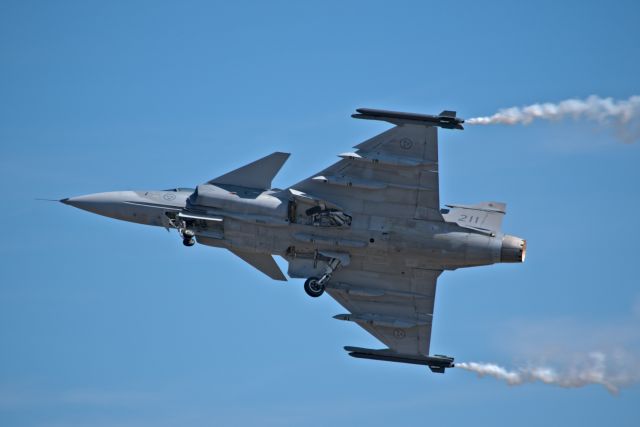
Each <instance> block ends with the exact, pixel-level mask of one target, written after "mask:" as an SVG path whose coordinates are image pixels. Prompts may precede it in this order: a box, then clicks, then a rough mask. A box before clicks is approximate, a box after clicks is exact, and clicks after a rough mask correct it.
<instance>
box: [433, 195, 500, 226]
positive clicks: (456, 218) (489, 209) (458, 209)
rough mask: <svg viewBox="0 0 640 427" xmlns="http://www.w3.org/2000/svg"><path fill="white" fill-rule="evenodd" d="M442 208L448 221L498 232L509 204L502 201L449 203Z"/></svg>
mask: <svg viewBox="0 0 640 427" xmlns="http://www.w3.org/2000/svg"><path fill="white" fill-rule="evenodd" d="M447 207H448V208H449V209H443V210H442V217H443V218H444V220H445V221H446V222H455V223H456V224H458V225H459V226H460V227H466V228H474V229H479V230H485V231H492V232H498V231H501V229H502V220H503V218H504V215H505V213H507V205H506V204H504V203H500V202H482V203H478V204H475V205H447Z"/></svg>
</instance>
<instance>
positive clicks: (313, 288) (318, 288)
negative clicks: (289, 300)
mask: <svg viewBox="0 0 640 427" xmlns="http://www.w3.org/2000/svg"><path fill="white" fill-rule="evenodd" d="M304 291H305V292H306V293H307V295H309V296H310V297H313V298H318V297H319V296H320V295H322V294H323V293H324V285H321V284H320V279H318V278H317V277H309V278H308V279H307V280H306V281H305V282H304Z"/></svg>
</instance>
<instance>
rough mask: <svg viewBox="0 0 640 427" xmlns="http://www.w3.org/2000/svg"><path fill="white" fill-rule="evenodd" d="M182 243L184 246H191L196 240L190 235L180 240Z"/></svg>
mask: <svg viewBox="0 0 640 427" xmlns="http://www.w3.org/2000/svg"><path fill="white" fill-rule="evenodd" d="M182 244H183V245H185V246H193V245H195V244H196V241H195V240H193V238H192V237H191V238H188V239H184V240H183V241H182Z"/></svg>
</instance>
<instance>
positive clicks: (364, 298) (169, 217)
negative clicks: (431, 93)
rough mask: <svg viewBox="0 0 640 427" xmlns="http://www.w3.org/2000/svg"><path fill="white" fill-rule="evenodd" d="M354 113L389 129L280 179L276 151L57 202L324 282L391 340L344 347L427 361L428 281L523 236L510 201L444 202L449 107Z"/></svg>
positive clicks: (493, 254)
mask: <svg viewBox="0 0 640 427" xmlns="http://www.w3.org/2000/svg"><path fill="white" fill-rule="evenodd" d="M356 111H357V114H353V115H352V117H355V118H358V119H368V120H382V121H385V122H388V123H391V124H392V125H394V126H393V127H392V128H391V129H389V130H387V131H386V132H383V133H381V134H379V135H377V136H374V137H373V138H371V139H369V140H367V141H365V142H363V143H361V144H359V145H357V146H356V147H355V148H356V150H355V151H352V152H346V153H343V154H340V155H339V157H340V158H341V160H339V161H337V162H336V163H334V164H333V165H331V166H329V167H328V168H326V169H324V170H323V171H321V172H318V173H316V174H313V175H312V176H310V177H309V178H307V179H304V180H302V181H300V182H298V183H297V184H294V185H292V186H291V187H289V188H286V189H278V188H272V185H271V182H272V180H273V178H274V176H275V175H276V174H277V173H278V171H279V170H280V168H281V167H282V165H283V164H284V163H285V161H286V160H287V158H288V157H289V154H287V153H280V152H276V153H273V154H270V155H268V156H266V157H263V158H261V159H259V160H256V161H255V162H253V163H250V164H248V165H246V166H243V167H241V168H239V169H236V170H234V171H231V172H229V173H227V174H224V175H222V176H219V177H217V178H214V179H212V180H210V181H208V182H205V183H204V184H200V185H198V186H197V187H196V188H195V189H193V188H175V189H170V190H163V191H156V190H148V191H146V190H143V191H116V192H108V193H96V194H89V195H85V196H79V197H72V198H67V199H62V200H60V201H61V202H62V203H64V204H66V205H70V206H74V207H76V208H80V209H84V210H86V211H89V212H93V213H97V214H99V215H104V216H108V217H111V218H116V219H120V220H124V221H131V222H136V223H140V224H147V225H154V226H160V227H166V228H168V229H176V230H177V231H178V233H179V235H180V237H181V239H182V243H183V244H184V245H185V246H193V245H194V244H195V243H196V242H197V243H199V244H202V245H206V246H213V247H216V248H224V249H227V250H229V251H231V252H232V253H234V254H236V255H237V256H238V257H240V258H241V259H243V260H244V261H246V262H247V263H249V264H251V265H252V266H253V267H255V268H256V269H258V270H259V271H261V272H262V273H264V274H266V275H267V276H269V277H270V278H272V279H274V280H287V279H286V276H285V275H284V274H283V272H282V271H281V270H280V268H279V267H278V265H277V264H276V263H275V261H274V259H273V255H279V256H281V257H282V258H284V259H285V260H286V261H287V262H288V271H287V273H288V276H289V277H291V278H303V279H306V280H305V282H304V290H305V292H306V293H307V294H308V295H309V296H310V297H314V298H317V297H319V296H321V295H323V294H324V293H325V292H326V293H328V294H329V295H330V296H331V297H333V298H334V299H335V300H336V301H337V302H338V303H340V305H342V306H343V307H344V308H345V309H346V310H347V311H348V312H347V313H344V314H338V315H336V316H334V318H335V319H338V320H344V321H349V322H355V323H357V324H358V325H359V326H361V327H362V328H364V329H365V330H366V331H367V332H369V333H370V334H372V335H373V336H374V337H376V338H377V339H378V340H380V341H381V342H382V343H384V344H385V345H386V346H387V348H383V349H367V348H360V347H352V346H347V347H344V348H345V350H346V351H347V352H348V353H349V354H350V355H351V356H353V357H357V358H366V359H375V360H385V361H392V362H404V363H412V364H419V365H426V366H428V367H429V368H430V369H431V370H432V371H433V372H439V373H443V372H444V371H445V369H446V368H450V367H453V366H455V365H454V359H453V358H452V357H448V356H440V355H434V356H430V355H429V354H430V353H429V347H430V340H431V326H432V323H433V313H434V302H435V296H436V281H437V279H438V276H440V274H441V273H442V272H443V271H445V270H455V269H458V268H463V267H475V266H481V265H489V264H494V263H519V262H523V261H524V259H525V253H526V242H525V240H523V239H521V238H518V237H514V236H510V235H507V234H505V233H503V232H502V230H501V224H502V219H503V217H504V215H505V213H506V205H505V204H504V203H500V202H483V203H478V204H473V205H463V204H451V205H446V207H444V208H441V206H440V197H439V186H438V128H439V127H440V128H446V129H463V126H462V124H463V123H464V120H462V119H461V118H458V117H456V113H455V111H443V112H442V113H440V114H439V115H437V116H433V115H424V114H414V113H401V112H395V111H385V110H373V109H365V108H362V109H358V110H356Z"/></svg>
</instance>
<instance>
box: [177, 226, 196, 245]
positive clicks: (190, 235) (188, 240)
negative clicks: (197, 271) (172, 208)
mask: <svg viewBox="0 0 640 427" xmlns="http://www.w3.org/2000/svg"><path fill="white" fill-rule="evenodd" d="M180 235H181V236H182V244H183V245H185V246H193V245H195V244H196V240H195V239H194V236H195V234H194V232H193V231H191V230H187V229H183V230H180Z"/></svg>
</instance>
